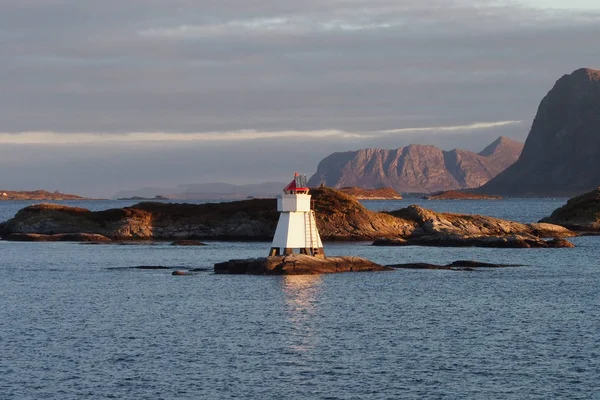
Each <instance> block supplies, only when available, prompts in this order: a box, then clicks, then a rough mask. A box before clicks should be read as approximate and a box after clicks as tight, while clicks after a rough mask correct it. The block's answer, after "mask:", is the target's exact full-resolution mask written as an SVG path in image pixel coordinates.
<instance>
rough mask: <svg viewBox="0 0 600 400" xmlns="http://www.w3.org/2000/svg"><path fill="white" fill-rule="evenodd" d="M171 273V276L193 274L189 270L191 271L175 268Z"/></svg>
mask: <svg viewBox="0 0 600 400" xmlns="http://www.w3.org/2000/svg"><path fill="white" fill-rule="evenodd" d="M171 275H173V276H186V275H195V274H194V273H193V272H191V271H181V270H177V271H173V272H172V273H171Z"/></svg>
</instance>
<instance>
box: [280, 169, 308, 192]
mask: <svg viewBox="0 0 600 400" xmlns="http://www.w3.org/2000/svg"><path fill="white" fill-rule="evenodd" d="M306 186H307V183H306V175H299V174H298V173H297V172H296V173H295V174H294V180H293V181H291V182H290V183H289V185H287V186H286V187H285V188H283V192H284V193H287V194H307V193H308V188H307V187H306Z"/></svg>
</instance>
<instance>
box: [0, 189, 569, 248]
mask: <svg viewBox="0 0 600 400" xmlns="http://www.w3.org/2000/svg"><path fill="white" fill-rule="evenodd" d="M311 194H312V195H313V199H314V200H315V203H314V208H315V212H316V220H317V225H318V229H319V232H320V234H321V237H322V239H323V240H325V241H335V240H343V241H377V242H376V243H377V244H388V245H428V246H483V247H519V248H522V247H541V248H544V247H571V246H570V244H569V242H567V241H554V242H552V241H546V240H544V239H547V238H566V237H571V236H576V235H577V234H576V233H574V232H572V231H570V230H568V229H566V228H564V227H561V226H558V225H553V224H548V223H537V224H522V223H518V222H513V221H506V220H502V219H498V218H492V217H487V216H482V215H470V214H452V213H438V212H434V211H431V210H427V209H425V208H422V207H419V206H415V205H413V206H409V207H406V208H403V209H400V210H396V211H391V212H374V211H370V210H368V209H366V208H365V207H364V206H363V205H362V204H360V203H359V202H358V201H357V200H356V199H354V198H353V197H351V196H348V195H346V194H344V193H341V192H339V191H336V190H333V189H329V188H324V187H321V188H317V189H312V190H311ZM278 218H279V214H278V213H277V211H276V200H275V199H252V200H243V201H235V202H225V203H209V204H199V205H196V204H176V203H151V202H144V203H139V204H136V205H134V206H131V207H125V208H120V209H111V210H105V211H96V212H92V211H89V210H87V209H84V208H77V207H66V206H61V205H55V204H40V205H35V206H30V207H26V208H24V209H22V210H21V211H19V212H18V213H17V215H16V216H15V217H14V218H12V219H10V220H9V221H6V222H4V223H2V224H0V237H1V238H2V239H3V240H29V241H58V240H61V241H86V242H99V243H110V242H115V241H167V240H170V241H175V240H230V241H270V240H272V238H273V234H274V232H275V227H276V225H277V220H278ZM386 241H387V242H386Z"/></svg>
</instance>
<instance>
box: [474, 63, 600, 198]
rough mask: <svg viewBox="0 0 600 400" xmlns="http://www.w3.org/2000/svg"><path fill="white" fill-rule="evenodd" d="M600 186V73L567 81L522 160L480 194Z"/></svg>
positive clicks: (541, 111) (547, 106)
mask: <svg viewBox="0 0 600 400" xmlns="http://www.w3.org/2000/svg"><path fill="white" fill-rule="evenodd" d="M598 186H600V71H599V70H593V69H588V68H582V69H578V70H576V71H574V72H573V73H571V74H569V75H564V76H563V77H561V78H560V79H559V80H558V81H557V82H556V83H555V85H554V87H553V88H552V89H551V90H550V91H549V92H548V94H547V95H546V97H544V99H543V100H542V102H541V103H540V106H539V108H538V111H537V114H536V116H535V119H534V121H533V125H532V126H531V131H530V132H529V136H528V137H527V140H526V141H525V147H524V148H523V152H522V154H521V156H520V158H519V160H518V161H517V162H515V163H514V164H513V165H512V166H510V167H509V168H508V169H507V170H506V171H504V172H502V173H501V174H499V175H498V176H496V177H495V178H494V179H492V180H491V181H490V182H489V183H487V184H486V185H485V186H483V187H482V188H480V189H478V190H477V191H478V192H482V193H490V194H501V195H513V196H572V195H577V194H581V193H585V192H589V191H590V190H592V189H595V188H596V187H598Z"/></svg>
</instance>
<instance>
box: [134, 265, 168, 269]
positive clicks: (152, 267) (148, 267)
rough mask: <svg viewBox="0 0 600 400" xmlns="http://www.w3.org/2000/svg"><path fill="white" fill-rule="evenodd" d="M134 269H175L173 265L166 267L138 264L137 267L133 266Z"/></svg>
mask: <svg viewBox="0 0 600 400" xmlns="http://www.w3.org/2000/svg"><path fill="white" fill-rule="evenodd" d="M131 268H134V269H173V268H172V267H165V266H162V265H138V266H135V267H131Z"/></svg>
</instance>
